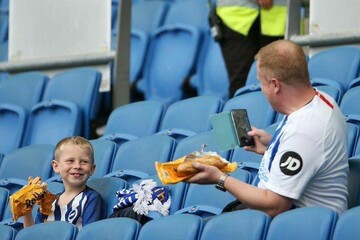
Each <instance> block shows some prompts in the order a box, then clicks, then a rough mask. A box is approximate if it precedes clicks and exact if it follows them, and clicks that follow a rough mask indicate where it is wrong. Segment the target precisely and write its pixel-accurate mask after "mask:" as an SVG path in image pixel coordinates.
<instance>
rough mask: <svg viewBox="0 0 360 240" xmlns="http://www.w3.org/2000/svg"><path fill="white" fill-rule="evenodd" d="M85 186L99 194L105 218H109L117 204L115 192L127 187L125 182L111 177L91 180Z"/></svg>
mask: <svg viewBox="0 0 360 240" xmlns="http://www.w3.org/2000/svg"><path fill="white" fill-rule="evenodd" d="M87 185H88V186H89V187H90V188H93V189H94V190H96V191H97V192H98V193H100V195H101V196H102V198H103V199H104V202H105V209H104V213H105V217H109V216H110V214H111V213H112V212H113V211H112V210H113V207H114V206H115V205H116V203H117V202H118V199H117V198H116V191H118V190H121V189H124V188H126V187H127V183H126V181H125V180H123V179H120V178H113V177H102V178H97V179H92V180H89V181H88V183H87Z"/></svg>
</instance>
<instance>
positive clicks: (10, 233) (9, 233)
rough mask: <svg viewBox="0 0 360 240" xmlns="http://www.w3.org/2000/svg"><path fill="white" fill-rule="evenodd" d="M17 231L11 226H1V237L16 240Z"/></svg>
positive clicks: (5, 239) (6, 239)
mask: <svg viewBox="0 0 360 240" xmlns="http://www.w3.org/2000/svg"><path fill="white" fill-rule="evenodd" d="M16 233H17V232H16V230H15V229H14V228H12V227H10V226H7V225H2V224H0V236H1V239H4V240H14V239H15V236H16Z"/></svg>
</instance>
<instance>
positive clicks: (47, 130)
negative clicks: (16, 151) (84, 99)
mask: <svg viewBox="0 0 360 240" xmlns="http://www.w3.org/2000/svg"><path fill="white" fill-rule="evenodd" d="M81 123H82V121H81V111H80V109H79V108H78V106H77V105H76V104H75V103H73V102H69V101H63V100H45V101H42V102H40V103H38V104H36V105H35V106H34V107H33V108H32V109H31V111H30V113H29V117H28V122H27V125H26V129H25V133H24V138H23V142H22V146H29V145H34V144H53V145H56V144H57V143H58V142H59V141H60V140H61V139H63V138H64V137H68V136H76V135H80V134H81Z"/></svg>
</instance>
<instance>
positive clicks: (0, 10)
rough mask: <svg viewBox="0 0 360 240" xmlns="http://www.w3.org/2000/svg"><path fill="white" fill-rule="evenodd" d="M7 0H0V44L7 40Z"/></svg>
mask: <svg viewBox="0 0 360 240" xmlns="http://www.w3.org/2000/svg"><path fill="white" fill-rule="evenodd" d="M8 34H9V0H1V1H0V44H1V43H3V42H7V41H8Z"/></svg>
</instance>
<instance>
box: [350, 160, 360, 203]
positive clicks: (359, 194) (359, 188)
mask: <svg viewBox="0 0 360 240" xmlns="http://www.w3.org/2000/svg"><path fill="white" fill-rule="evenodd" d="M359 183H360V155H357V156H354V157H352V158H350V159H349V177H348V191H349V197H348V208H349V209H350V208H353V207H356V206H360V184H359Z"/></svg>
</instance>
